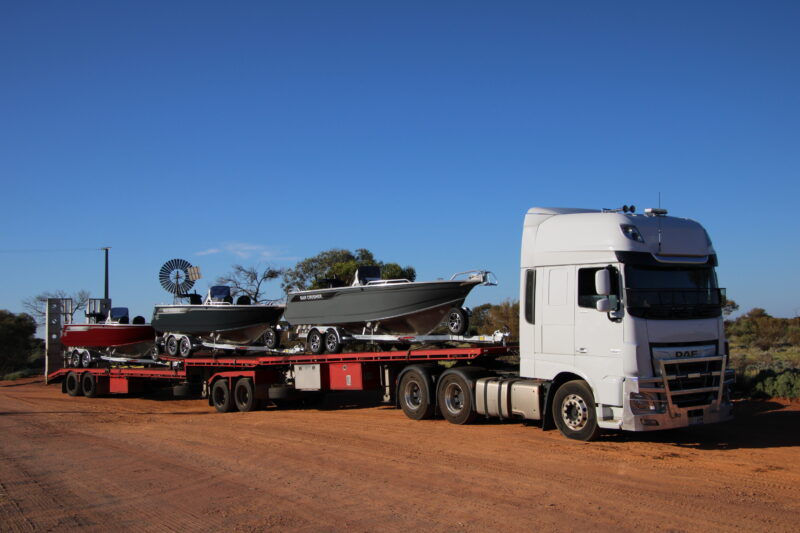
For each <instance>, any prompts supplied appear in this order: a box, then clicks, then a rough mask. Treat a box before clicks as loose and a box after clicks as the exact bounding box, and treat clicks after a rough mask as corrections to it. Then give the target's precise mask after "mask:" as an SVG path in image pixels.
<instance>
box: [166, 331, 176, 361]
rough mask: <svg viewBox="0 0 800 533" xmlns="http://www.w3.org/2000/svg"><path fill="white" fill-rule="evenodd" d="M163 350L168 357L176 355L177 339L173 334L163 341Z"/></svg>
mask: <svg viewBox="0 0 800 533" xmlns="http://www.w3.org/2000/svg"><path fill="white" fill-rule="evenodd" d="M164 351H166V352H167V355H169V356H170V357H175V356H176V355H178V339H176V338H175V335H170V336H169V337H167V341H166V342H165V343H164Z"/></svg>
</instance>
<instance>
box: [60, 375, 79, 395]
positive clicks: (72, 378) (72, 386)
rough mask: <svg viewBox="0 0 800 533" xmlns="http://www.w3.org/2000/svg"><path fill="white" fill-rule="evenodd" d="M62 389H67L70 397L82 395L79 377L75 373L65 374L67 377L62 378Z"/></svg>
mask: <svg viewBox="0 0 800 533" xmlns="http://www.w3.org/2000/svg"><path fill="white" fill-rule="evenodd" d="M64 388H66V389H67V394H69V395H70V396H82V395H83V389H82V387H81V380H80V377H78V374H76V373H75V372H68V373H67V377H65V378H64Z"/></svg>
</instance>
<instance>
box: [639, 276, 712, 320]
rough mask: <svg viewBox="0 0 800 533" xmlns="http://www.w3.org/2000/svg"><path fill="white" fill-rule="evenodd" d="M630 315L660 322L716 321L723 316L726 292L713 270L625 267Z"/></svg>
mask: <svg viewBox="0 0 800 533" xmlns="http://www.w3.org/2000/svg"><path fill="white" fill-rule="evenodd" d="M625 295H626V305H627V308H628V312H629V313H630V314H631V315H633V316H637V317H642V318H650V319H657V320H680V319H691V318H713V317H718V316H720V315H721V314H722V305H723V304H724V302H725V293H724V289H720V288H719V287H718V286H717V276H716V273H715V272H714V269H713V268H712V267H710V266H706V265H704V266H701V267H689V266H684V265H681V266H679V267H665V266H641V265H626V266H625Z"/></svg>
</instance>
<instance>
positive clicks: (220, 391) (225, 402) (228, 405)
mask: <svg viewBox="0 0 800 533" xmlns="http://www.w3.org/2000/svg"><path fill="white" fill-rule="evenodd" d="M211 402H212V403H213V404H214V408H215V409H216V410H217V411H219V412H220V413H230V412H231V411H233V398H232V395H231V390H230V388H229V387H228V380H227V379H224V378H223V379H218V380H217V381H215V382H214V385H213V386H212V387H211Z"/></svg>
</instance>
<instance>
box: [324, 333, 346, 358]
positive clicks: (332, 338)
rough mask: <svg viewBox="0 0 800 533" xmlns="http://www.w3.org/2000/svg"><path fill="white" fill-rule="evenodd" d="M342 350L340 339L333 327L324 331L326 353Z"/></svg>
mask: <svg viewBox="0 0 800 533" xmlns="http://www.w3.org/2000/svg"><path fill="white" fill-rule="evenodd" d="M341 350H342V341H340V340H339V334H338V333H337V332H336V330H335V329H333V328H330V329H328V331H326V332H325V351H326V352H328V353H339V352H340V351H341Z"/></svg>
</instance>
